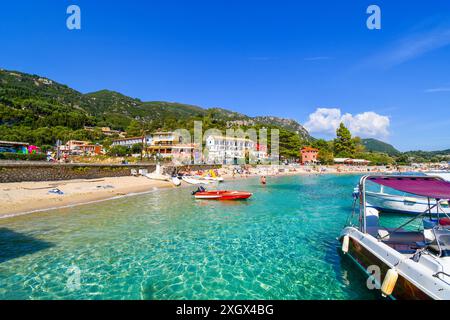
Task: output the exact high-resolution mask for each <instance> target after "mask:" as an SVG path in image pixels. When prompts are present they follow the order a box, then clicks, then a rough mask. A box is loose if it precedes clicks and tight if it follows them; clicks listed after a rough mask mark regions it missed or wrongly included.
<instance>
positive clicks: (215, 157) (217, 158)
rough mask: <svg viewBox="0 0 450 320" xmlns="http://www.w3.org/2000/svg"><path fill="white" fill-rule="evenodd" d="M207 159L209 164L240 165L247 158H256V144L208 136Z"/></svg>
mask: <svg viewBox="0 0 450 320" xmlns="http://www.w3.org/2000/svg"><path fill="white" fill-rule="evenodd" d="M205 148H206V150H205V158H206V161H207V162H208V163H217V164H219V163H220V164H223V163H224V164H238V163H243V162H244V161H245V159H246V157H254V156H255V152H256V143H255V142H254V141H252V140H250V139H244V138H236V137H225V136H213V135H211V136H208V137H207V138H206V146H205Z"/></svg>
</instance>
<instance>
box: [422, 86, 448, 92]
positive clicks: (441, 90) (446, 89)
mask: <svg viewBox="0 0 450 320" xmlns="http://www.w3.org/2000/svg"><path fill="white" fill-rule="evenodd" d="M425 92H426V93H436V92H450V87H440V88H433V89H427V90H425Z"/></svg>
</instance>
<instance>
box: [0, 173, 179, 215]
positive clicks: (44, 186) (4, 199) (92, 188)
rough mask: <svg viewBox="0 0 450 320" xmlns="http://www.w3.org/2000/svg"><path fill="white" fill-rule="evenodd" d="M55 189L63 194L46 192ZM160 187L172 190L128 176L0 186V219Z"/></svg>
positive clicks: (165, 183)
mask: <svg viewBox="0 0 450 320" xmlns="http://www.w3.org/2000/svg"><path fill="white" fill-rule="evenodd" d="M54 188H57V189H59V190H61V191H62V192H63V193H64V194H62V195H60V194H52V193H49V191H50V190H52V189H54ZM162 188H175V187H174V186H173V184H172V183H169V182H165V181H156V180H150V179H147V178H145V177H131V176H130V177H113V178H102V179H95V180H68V181H42V182H19V183H1V184H0V203H1V206H0V218H2V217H3V218H4V217H8V216H14V215H18V214H23V213H30V212H33V211H40V210H47V209H53V208H60V207H66V206H72V205H76V204H83V203H88V202H92V201H99V200H106V199H111V198H115V197H119V196H124V195H129V194H134V193H143V192H149V191H155V190H158V189H162Z"/></svg>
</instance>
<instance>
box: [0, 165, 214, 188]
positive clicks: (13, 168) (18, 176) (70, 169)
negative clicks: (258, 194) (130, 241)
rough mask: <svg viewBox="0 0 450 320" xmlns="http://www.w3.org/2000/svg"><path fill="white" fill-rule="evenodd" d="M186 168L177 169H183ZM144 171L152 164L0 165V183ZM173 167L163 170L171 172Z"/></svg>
mask: <svg viewBox="0 0 450 320" xmlns="http://www.w3.org/2000/svg"><path fill="white" fill-rule="evenodd" d="M218 167H220V166H201V165H192V166H189V168H190V169H191V170H207V169H211V168H218ZM185 168H187V166H182V167H177V169H179V170H180V169H181V170H182V169H185ZM133 169H134V170H136V171H138V170H139V169H145V170H147V171H148V172H153V171H154V170H155V169H156V166H155V165H154V164H127V165H120V164H72V163H70V164H53V163H3V164H2V163H0V183H7V182H25V181H60V180H72V179H98V178H106V177H125V176H130V175H131V170H133ZM173 170H174V167H171V166H168V167H165V168H164V171H165V172H172V171H173Z"/></svg>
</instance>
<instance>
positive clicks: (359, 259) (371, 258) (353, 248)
mask: <svg viewBox="0 0 450 320" xmlns="http://www.w3.org/2000/svg"><path fill="white" fill-rule="evenodd" d="M346 255H347V256H349V257H350V258H351V259H352V260H353V261H354V262H356V263H357V264H358V265H359V266H360V267H362V268H363V269H364V270H367V269H368V268H369V267H370V266H374V265H376V266H378V267H380V280H381V283H383V280H384V277H385V276H386V274H387V272H388V270H389V269H391V266H389V265H387V264H386V263H385V262H383V261H382V260H380V259H378V258H377V257H376V256H375V255H374V254H372V253H371V252H370V251H369V250H367V249H366V248H365V247H364V246H363V245H361V244H360V243H358V242H357V241H356V240H355V239H352V238H350V242H349V251H348V253H347V254H346ZM380 294H381V292H380ZM390 298H392V299H396V300H432V298H431V297H430V296H428V295H427V294H426V293H424V292H423V291H421V290H420V289H419V288H417V287H416V286H415V285H414V284H413V283H411V282H410V281H409V280H407V279H406V278H404V277H403V276H402V275H399V277H398V280H397V284H396V286H395V289H394V291H393V293H392V295H391V297H390Z"/></svg>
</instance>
